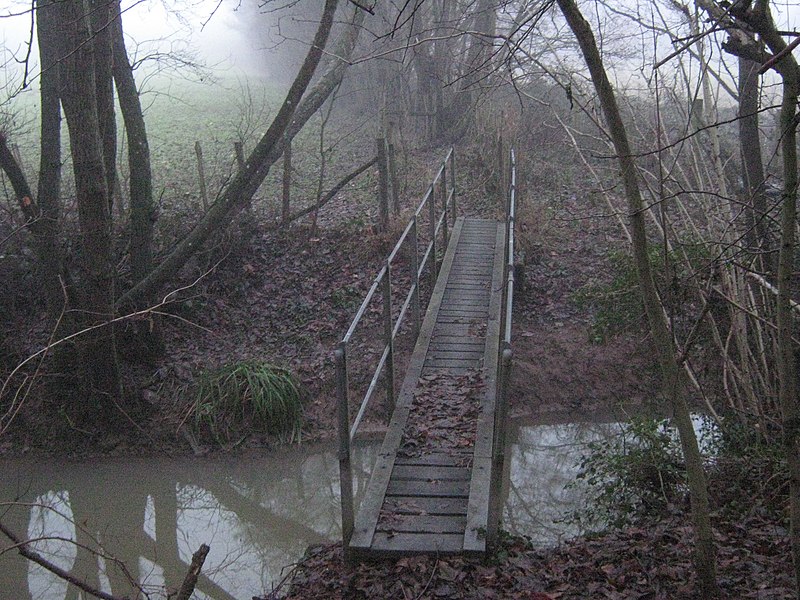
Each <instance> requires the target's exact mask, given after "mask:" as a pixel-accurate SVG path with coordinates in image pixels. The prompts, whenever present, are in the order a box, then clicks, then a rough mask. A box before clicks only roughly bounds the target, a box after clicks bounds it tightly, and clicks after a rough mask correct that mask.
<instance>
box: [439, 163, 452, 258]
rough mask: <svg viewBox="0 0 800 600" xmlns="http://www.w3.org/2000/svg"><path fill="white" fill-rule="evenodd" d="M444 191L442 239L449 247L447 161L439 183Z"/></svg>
mask: <svg viewBox="0 0 800 600" xmlns="http://www.w3.org/2000/svg"><path fill="white" fill-rule="evenodd" d="M439 187H440V188H441V191H442V192H441V193H442V211H444V218H443V219H442V227H444V229H443V230H442V231H443V235H442V240H443V242H444V247H445V248H447V241H448V240H449V239H450V231H449V229H450V224H449V223H448V221H449V217H448V214H447V161H444V162H443V163H442V181H441V183H440V184H439Z"/></svg>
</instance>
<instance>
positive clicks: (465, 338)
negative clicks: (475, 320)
mask: <svg viewBox="0 0 800 600" xmlns="http://www.w3.org/2000/svg"><path fill="white" fill-rule="evenodd" d="M485 344H486V342H485V341H484V339H483V338H482V337H478V336H472V335H446V334H441V335H434V336H433V337H432V338H431V347H433V346H437V345H439V346H448V345H457V346H459V347H464V346H480V347H483V346H484V345H485Z"/></svg>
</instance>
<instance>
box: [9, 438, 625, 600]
mask: <svg viewBox="0 0 800 600" xmlns="http://www.w3.org/2000/svg"><path fill="white" fill-rule="evenodd" d="M616 430H617V425H616V424H615V423H569V424H556V425H526V424H517V425H514V426H512V427H511V429H510V432H509V444H508V450H507V457H508V458H509V460H507V471H506V485H505V489H504V496H505V505H504V514H503V523H504V528H505V529H507V530H509V531H511V532H513V533H517V534H523V535H527V536H529V537H530V538H531V540H532V541H533V542H534V543H535V544H538V545H543V546H546V545H553V544H556V543H558V542H559V541H561V540H562V539H565V538H568V537H571V536H574V535H576V534H578V533H580V532H579V531H577V530H576V529H575V526H574V525H568V524H565V523H562V522H559V518H560V517H562V516H564V514H566V513H569V512H572V511H575V510H579V509H580V508H581V506H582V502H583V499H584V494H583V492H582V491H581V490H580V489H579V488H570V487H568V486H567V484H568V483H569V482H571V481H574V478H575V475H576V473H577V472H578V468H579V467H578V465H579V463H580V459H581V456H582V453H583V452H584V450H585V448H586V445H587V444H588V443H589V442H590V441H593V440H597V439H601V438H603V437H604V436H608V435H613V434H614V433H615V431H616ZM378 448H379V446H378V444H377V443H375V442H370V443H365V444H363V445H361V446H359V447H358V448H357V449H356V450H355V451H354V455H353V472H354V477H355V481H356V501H359V500H360V498H361V497H362V496H363V494H364V491H365V489H366V485H367V481H368V473H369V471H370V469H371V468H372V464H373V462H374V460H375V459H376V456H377V452H378ZM0 473H2V478H1V479H0V520H2V522H3V524H5V525H6V526H7V527H9V528H10V529H12V530H13V531H14V532H16V533H17V535H20V536H22V535H25V536H27V538H28V539H36V540H37V541H36V542H35V543H34V544H33V546H34V548H35V549H36V550H37V551H38V552H39V553H40V554H41V555H43V556H44V557H46V558H47V559H48V560H50V561H52V562H53V563H55V564H56V565H57V566H59V567H61V568H62V569H65V570H67V571H70V572H72V573H73V574H74V575H76V576H78V577H80V578H82V579H84V580H85V581H87V582H89V583H91V584H92V585H94V586H95V587H97V588H100V589H102V590H104V591H106V592H111V593H114V594H119V595H125V594H128V593H130V587H129V585H128V583H127V581H126V579H125V578H124V577H123V576H122V575H121V573H120V569H117V568H112V565H113V563H114V561H117V560H118V561H121V562H122V563H124V564H125V565H126V566H127V567H128V570H129V572H130V574H131V576H132V577H133V578H134V579H136V580H138V581H139V582H141V585H142V587H143V589H144V591H145V592H147V593H148V594H150V597H151V598H154V599H155V598H164V582H165V581H166V582H167V583H168V584H169V585H172V586H177V585H179V584H180V582H181V581H182V579H183V577H184V575H185V574H186V571H187V569H188V567H187V565H188V563H189V562H191V557H192V553H193V552H194V551H195V550H197V548H198V547H199V546H200V544H201V543H206V544H209V545H210V546H211V551H210V553H209V555H208V557H207V559H206V562H205V565H204V567H203V571H202V575H201V578H200V580H199V582H198V585H197V588H196V589H197V591H196V594H195V596H194V597H196V598H207V599H213V600H230V599H233V598H235V599H237V600H238V599H246V600H249V599H250V598H251V597H252V596H253V595H259V594H263V593H264V592H265V591H268V590H271V589H273V587H274V586H275V585H277V584H278V583H279V582H280V581H281V579H282V578H283V576H284V575H285V574H286V572H287V569H286V567H288V566H290V565H292V564H293V563H295V562H296V561H297V560H299V559H300V558H301V557H302V556H303V552H304V551H305V549H306V547H307V546H309V545H310V544H319V543H326V542H330V541H334V540H338V539H340V538H341V525H340V522H339V482H338V463H337V460H336V452H335V447H334V446H333V444H329V445H316V446H314V445H311V446H291V447H286V448H282V449H280V450H277V451H272V452H270V453H266V454H265V453H263V452H262V453H252V454H245V455H241V456H236V457H213V458H179V459H175V458H171V459H170V458H158V457H156V458H154V457H149V458H141V459H140V458H134V459H130V458H126V459H104V460H96V461H89V462H58V461H54V460H51V461H30V460H0ZM98 543H100V544H102V546H103V547H104V548H105V549H106V552H107V554H105V555H102V556H99V557H95V556H92V555H90V554H89V553H87V552H84V551H78V547H79V546H91V547H96V545H97V544H98ZM10 545H11V544H10V542H9V541H8V540H6V539H4V538H3V539H2V540H0V600H11V599H14V600H17V599H24V600H28V599H30V600H67V599H69V600H72V599H77V598H80V597H81V596H80V594H78V593H77V592H76V590H75V589H74V588H71V589H69V590H68V585H67V583H66V582H64V581H63V580H61V579H59V578H58V577H56V576H54V575H52V574H51V573H49V572H47V571H45V570H44V569H43V568H42V567H40V566H38V565H35V564H34V563H31V562H28V561H26V560H24V559H22V558H21V557H20V556H19V555H18V554H17V553H16V551H14V550H13V549H8V547H9V546H10ZM172 591H175V590H174V589H173V590H172Z"/></svg>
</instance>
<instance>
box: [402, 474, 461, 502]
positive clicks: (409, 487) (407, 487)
mask: <svg viewBox="0 0 800 600" xmlns="http://www.w3.org/2000/svg"><path fill="white" fill-rule="evenodd" d="M386 495H387V496H411V497H419V498H431V497H434V498H461V497H463V498H467V497H468V496H469V482H468V481H395V480H394V479H392V480H391V481H389V487H387V488H386Z"/></svg>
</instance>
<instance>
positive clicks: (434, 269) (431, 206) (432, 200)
mask: <svg viewBox="0 0 800 600" xmlns="http://www.w3.org/2000/svg"><path fill="white" fill-rule="evenodd" d="M428 213H429V214H430V220H431V269H430V277H431V290H433V288H435V287H436V277H437V276H438V275H439V266H438V263H437V262H436V189H435V188H434V187H433V184H431V187H430V194H429V195H428Z"/></svg>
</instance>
